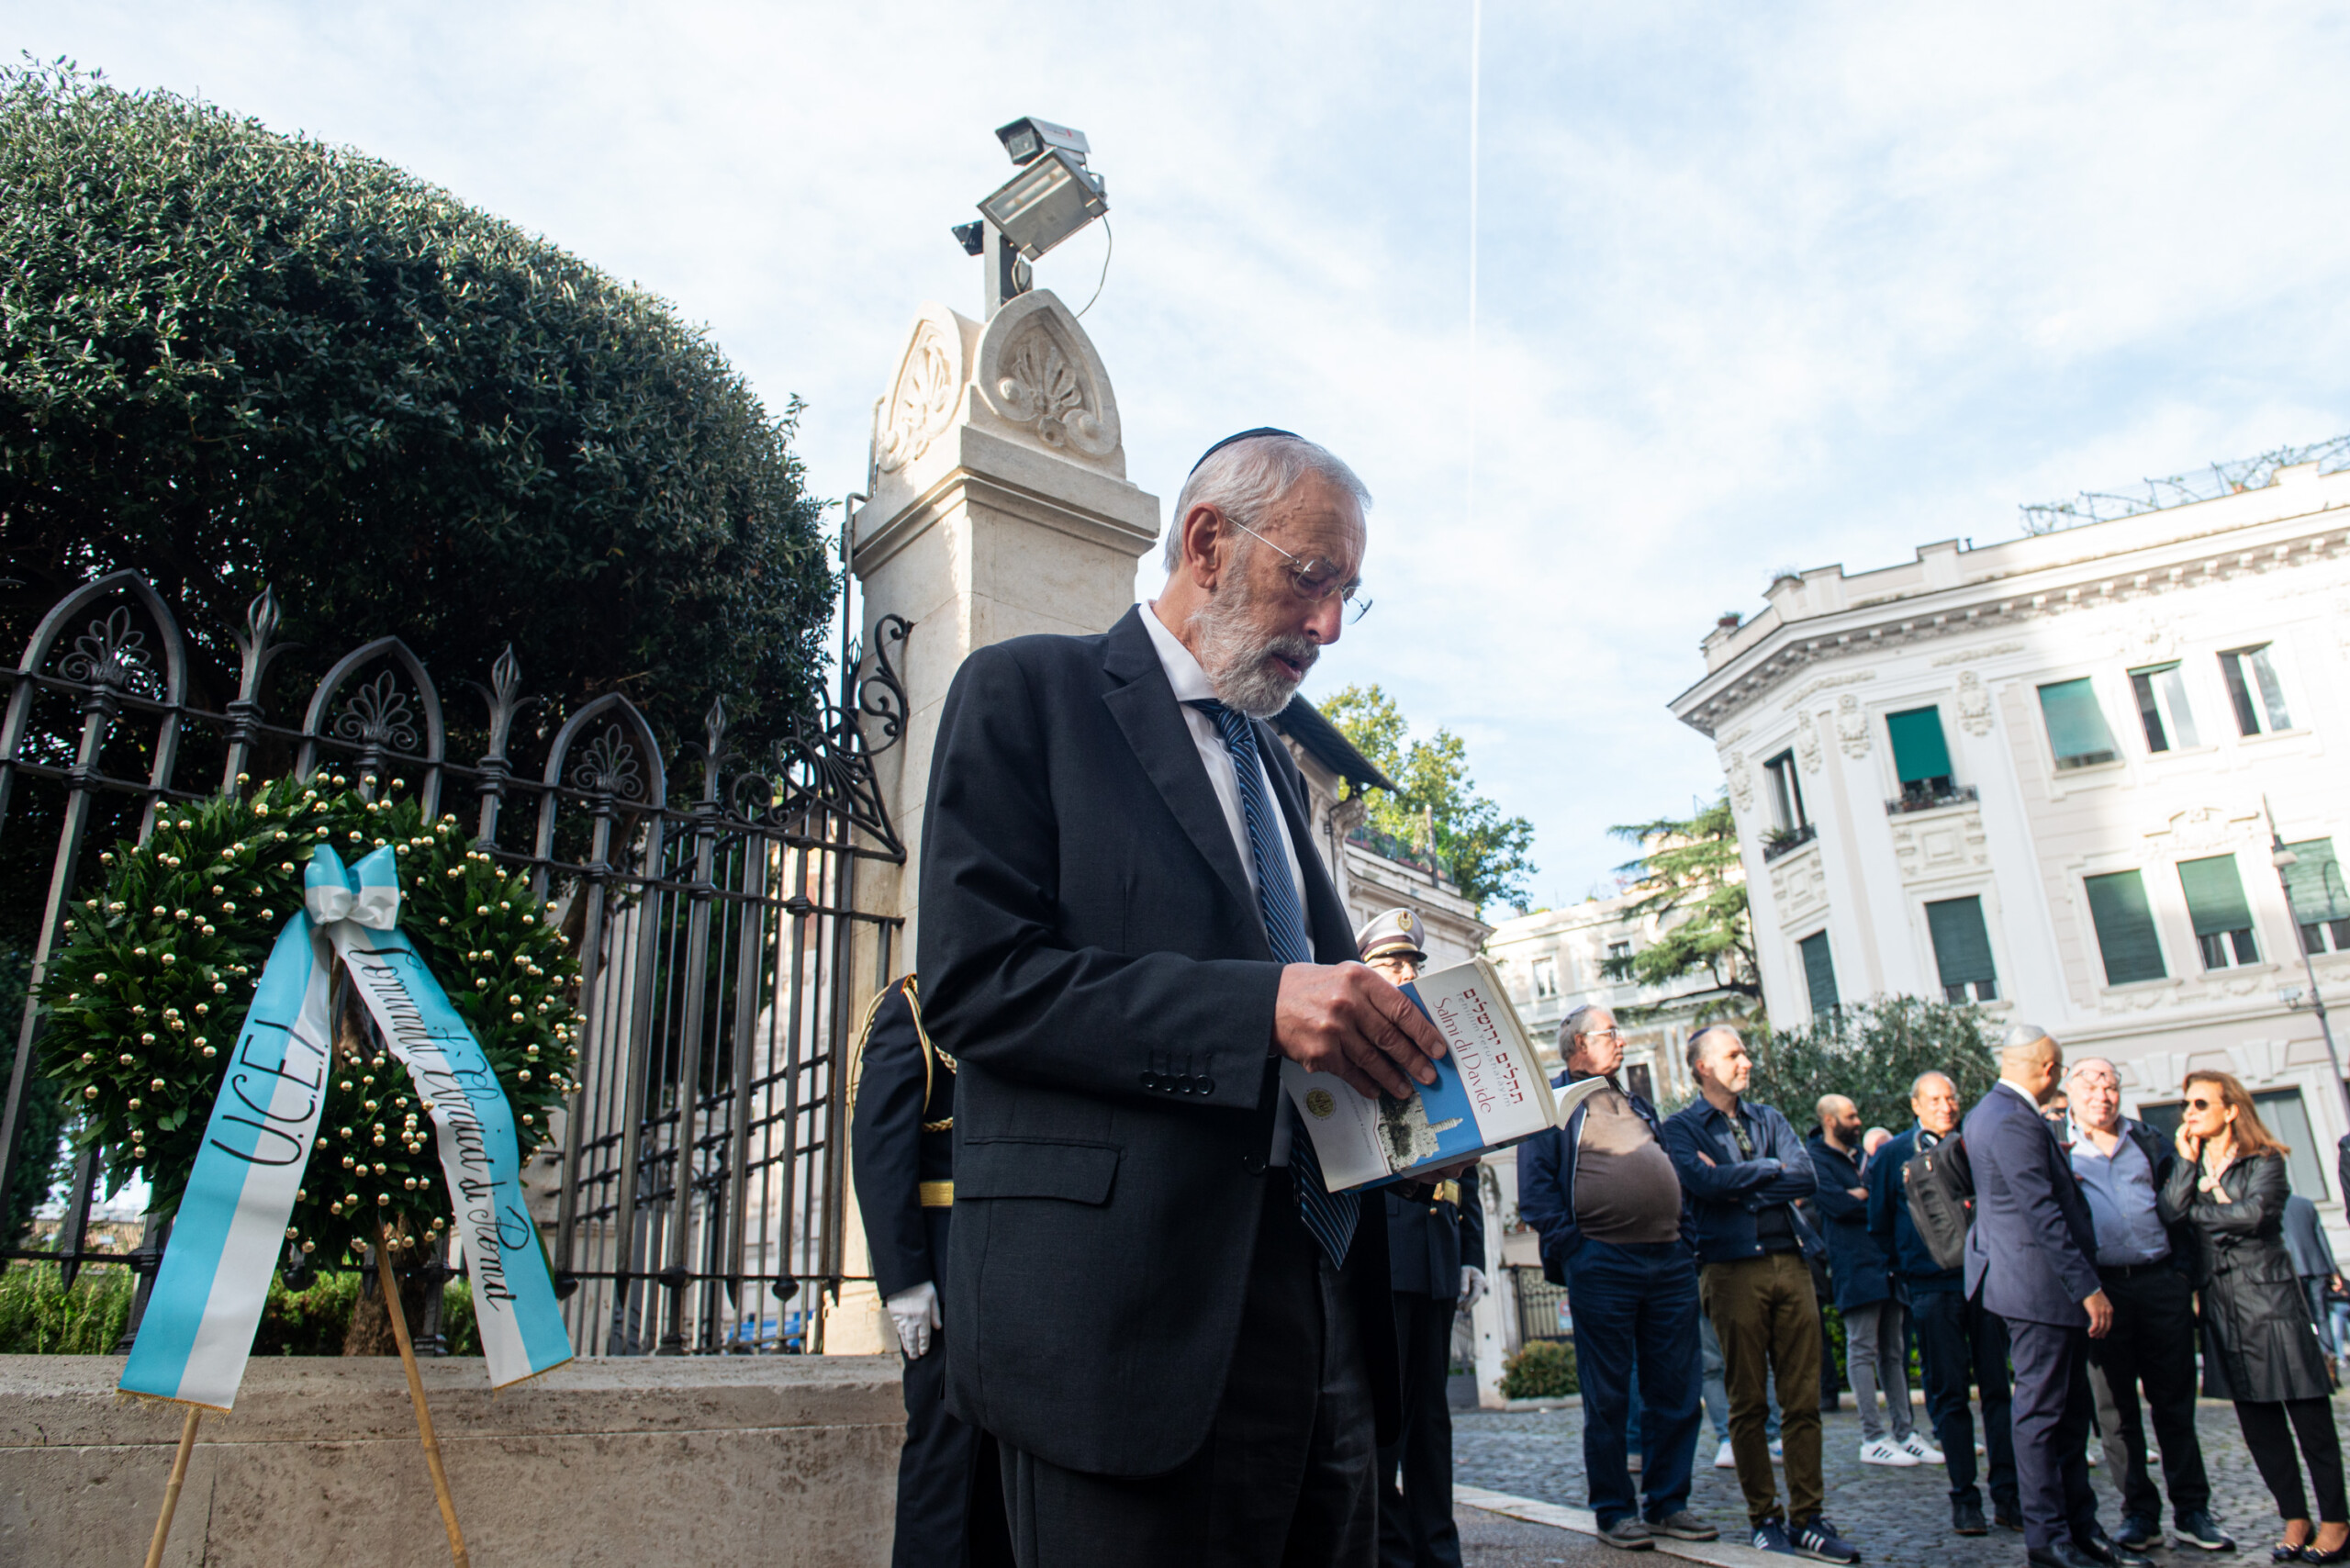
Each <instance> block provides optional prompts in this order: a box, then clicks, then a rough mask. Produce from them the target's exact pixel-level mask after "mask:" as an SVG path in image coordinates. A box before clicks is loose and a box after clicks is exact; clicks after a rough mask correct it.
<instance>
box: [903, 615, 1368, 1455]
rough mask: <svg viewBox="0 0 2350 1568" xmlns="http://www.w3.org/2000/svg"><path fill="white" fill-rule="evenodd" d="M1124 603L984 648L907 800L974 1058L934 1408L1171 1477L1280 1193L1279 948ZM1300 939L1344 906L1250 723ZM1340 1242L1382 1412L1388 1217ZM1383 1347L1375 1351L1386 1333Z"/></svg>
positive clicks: (1270, 746) (1293, 774)
mask: <svg viewBox="0 0 2350 1568" xmlns="http://www.w3.org/2000/svg"><path fill="white" fill-rule="evenodd" d="M1147 613H1148V611H1147V610H1145V609H1143V608H1142V607H1140V606H1137V607H1136V609H1134V610H1129V611H1128V612H1127V613H1126V615H1125V617H1124V618H1123V619H1121V620H1120V621H1119V622H1118V623H1117V624H1116V625H1115V626H1113V627H1112V628H1111V629H1110V630H1109V631H1108V632H1106V633H1102V635H1100V636H1096V637H1055V636H1044V637H1020V638H1015V639H1013V640H1012V641H1010V642H1007V643H998V644H993V645H991V646H988V647H983V648H980V649H979V650H977V651H976V652H974V653H973V654H972V655H970V657H969V658H968V659H966V660H965V661H964V663H963V667H962V668H961V670H960V671H958V672H957V675H956V677H955V682H954V685H953V687H952V688H951V689H949V691H948V692H947V696H946V703H945V705H944V707H943V709H942V710H941V712H940V716H939V726H938V737H937V743H936V749H935V751H934V754H933V757H932V762H931V772H930V793H929V797H928V805H927V808H926V811H925V813H924V816H923V846H922V930H921V935H920V937H919V939H918V944H919V947H920V954H921V956H920V958H919V960H918V962H917V963H916V965H915V968H916V969H917V970H918V971H919V972H920V974H921V975H922V980H923V1018H924V1021H925V1023H926V1024H927V1025H929V1028H930V1033H931V1038H932V1039H934V1040H935V1041H936V1042H937V1043H938V1045H939V1047H940V1048H942V1049H944V1050H946V1051H947V1052H948V1053H949V1054H951V1055H952V1056H953V1057H954V1058H955V1059H956V1061H957V1063H958V1064H960V1067H961V1072H960V1074H959V1076H958V1078H957V1095H958V1099H957V1103H956V1107H955V1179H956V1194H955V1195H956V1211H957V1212H956V1219H955V1225H956V1234H955V1249H954V1251H953V1252H952V1253H951V1254H950V1255H949V1257H948V1259H947V1267H946V1293H945V1294H946V1301H945V1308H944V1310H945V1316H946V1321H947V1322H948V1323H949V1324H951V1325H953V1326H954V1327H953V1331H952V1334H951V1335H950V1337H949V1339H948V1347H947V1352H948V1353H947V1408H948V1410H949V1411H951V1412H952V1413H953V1414H954V1415H955V1416H956V1417H957V1418H959V1419H961V1420H965V1421H968V1422H971V1423H973V1424H974V1425H977V1426H979V1427H982V1428H986V1429H987V1430H989V1431H990V1432H993V1433H994V1434H996V1435H997V1436H998V1437H999V1438H1001V1439H1002V1440H1003V1441H1004V1442H1006V1443H1007V1444H1010V1445H1012V1446H1013V1447H1014V1448H1018V1449H1022V1450H1026V1451H1028V1452H1030V1453H1033V1454H1035V1456H1037V1457H1038V1458H1040V1459H1043V1460H1045V1461H1046V1462H1049V1463H1052V1464H1057V1465H1060V1466H1063V1467H1065V1468H1068V1469H1071V1470H1079V1471H1086V1472H1091V1473H1098V1474H1110V1475H1136V1476H1139V1475H1157V1474H1161V1473H1165V1472H1167V1471H1169V1470H1171V1469H1173V1468H1174V1467H1175V1466H1177V1465H1179V1464H1181V1463H1182V1462H1184V1461H1185V1460H1187V1459H1189V1458H1190V1457H1191V1456H1192V1454H1193V1453H1195V1452H1196V1451H1197V1450H1198V1449H1199V1447H1200V1444H1201V1443H1202V1442H1203V1440H1204V1439H1206V1436H1207V1431H1208V1425H1209V1422H1210V1421H1211V1419H1213V1417H1214V1414H1215V1411H1216V1408H1217V1406H1218V1405H1219V1403H1220V1402H1221V1400H1222V1398H1223V1393H1224V1385H1225V1369H1226V1368H1227V1367H1228V1366H1230V1364H1231V1361H1232V1349H1233V1345H1234V1343H1235V1340H1236V1338H1237V1335H1238V1333H1239V1328H1240V1309H1241V1301H1242V1297H1243V1294H1244V1293H1245V1291H1246V1289H1247V1286H1248V1277H1249V1264H1250V1260H1251V1259H1252V1258H1253V1257H1254V1255H1255V1249H1256V1245H1257V1224H1258V1219H1259V1215H1261V1214H1262V1212H1263V1210H1264V1206H1265V1203H1266V1194H1265V1191H1264V1187H1265V1183H1266V1182H1269V1181H1277V1182H1291V1181H1292V1180H1293V1178H1292V1176H1291V1174H1290V1173H1289V1172H1288V1171H1287V1170H1269V1168H1268V1166H1267V1163H1266V1156H1267V1154H1268V1152H1269V1150H1270V1146H1271V1141H1272V1133H1273V1118H1274V1113H1275V1110H1276V1108H1277V1107H1278V1105H1279V1103H1280V1097H1281V1090H1280V1087H1279V1081H1278V1078H1277V1076H1276V1074H1275V1072H1274V1070H1273V1058H1272V1054H1271V1053H1272V1039H1273V1002H1274V997H1275V994H1276V993H1277V992H1278V991H1279V990H1280V986H1281V965H1280V964H1279V963H1277V962H1275V961H1274V959H1273V953H1272V946H1271V944H1270V941H1269V940H1268V939H1267V937H1266V935H1265V927H1264V920H1263V916H1262V915H1261V913H1259V908H1258V903H1257V896H1256V893H1255V891H1254V890H1252V888H1251V887H1250V885H1249V881H1248V875H1247V873H1246V872H1245V871H1244V870H1243V868H1242V866H1241V860H1240V857H1241V853H1242V851H1241V850H1240V848H1239V847H1238V846H1236V845H1235V843H1234V841H1233V834H1232V831H1231V829H1230V827H1229V826H1228V825H1227V823H1226V819H1225V814H1224V811H1223V809H1222V807H1221V806H1219V805H1218V804H1217V801H1216V797H1215V790H1214V787H1213V786H1212V785H1211V784H1210V783H1209V782H1208V776H1207V770H1206V769H1205V768H1204V767H1202V766H1201V763H1200V754H1199V750H1198V748H1197V747H1196V746H1195V745H1193V744H1192V733H1191V731H1190V730H1189V729H1188V728H1186V727H1185V724H1184V722H1183V716H1182V714H1181V711H1179V710H1178V708H1177V706H1176V702H1175V694H1174V691H1173V689H1171V688H1170V687H1169V685H1168V682H1167V674H1166V670H1165V668H1164V667H1163V666H1161V665H1160V664H1159V661H1158V651H1157V649H1156V648H1154V647H1153V645H1152V644H1151V641H1150V633H1148V631H1147V630H1146V629H1145V628H1144V626H1143V624H1142V616H1143V615H1145V614H1147ZM1256 734H1257V744H1258V748H1259V752H1260V753H1261V755H1262V756H1263V758H1264V762H1265V767H1266V771H1267V774H1268V775H1269V777H1270V779H1271V783H1272V792H1273V795H1274V797H1275V800H1276V801H1277V802H1278V805H1279V808H1280V810H1281V814H1282V818H1283V820H1284V821H1285V822H1286V823H1288V826H1289V835H1290V841H1291V842H1292V844H1293V845H1294V846H1296V849H1297V854H1298V860H1299V862H1300V868H1301V869H1302V871H1303V873H1304V881H1305V914H1306V918H1307V922H1308V924H1309V925H1310V926H1311V928H1312V931H1313V935H1314V947H1315V958H1316V960H1317V961H1319V962H1321V963H1326V964H1337V963H1348V962H1351V961H1353V959H1354V957H1355V943H1354V931H1353V927H1352V924H1351V923H1350V922H1349V921H1348V918H1347V911H1346V906H1345V905H1343V904H1341V903H1340V902H1338V895H1337V890H1335V889H1334V888H1333V887H1332V886H1331V883H1330V878H1329V875H1328V873H1327V872H1326V870H1325V869H1324V868H1323V866H1322V862H1321V859H1320V857H1318V856H1317V855H1316V854H1315V850H1314V847H1313V846H1314V844H1315V833H1314V831H1313V825H1312V823H1310V822H1309V821H1308V820H1307V818H1306V814H1305V807H1304V801H1305V791H1304V784H1303V781H1302V780H1301V779H1300V778H1299V777H1298V773H1297V768H1296V765H1295V764H1294V763H1292V761H1291V760H1290V756H1289V753H1288V751H1287V749H1286V748H1284V747H1283V746H1282V745H1281V743H1280V742H1279V741H1278V740H1276V739H1275V738H1274V736H1273V734H1272V732H1271V731H1270V730H1269V729H1267V728H1266V727H1265V726H1264V725H1262V724H1259V725H1257V726H1256ZM1378 1219H1379V1205H1378V1204H1375V1203H1373V1204H1364V1205H1363V1215H1362V1223H1361V1224H1360V1225H1359V1226H1357V1228H1356V1230H1355V1234H1354V1238H1353V1242H1352V1245H1351V1247H1350V1248H1349V1249H1348V1253H1347V1258H1346V1269H1345V1282H1346V1284H1347V1287H1348V1289H1349V1290H1350V1291H1351V1292H1352V1293H1353V1294H1354V1297H1355V1299H1356V1301H1357V1303H1358V1311H1359V1312H1360V1321H1361V1323H1362V1324H1363V1325H1364V1334H1363V1338H1364V1340H1365V1342H1366V1345H1367V1346H1368V1347H1369V1348H1370V1350H1371V1355H1370V1357H1369V1361H1370V1365H1369V1367H1368V1369H1367V1372H1368V1375H1369V1378H1370V1381H1371V1394H1372V1403H1373V1406H1374V1408H1375V1410H1376V1411H1377V1413H1378V1428H1379V1436H1380V1438H1381V1439H1382V1440H1384V1439H1387V1438H1389V1437H1391V1436H1392V1435H1393V1432H1394V1431H1395V1430H1396V1428H1397V1422H1398V1413H1399V1410H1400V1400H1399V1394H1398V1391H1397V1382H1396V1362H1395V1357H1394V1339H1393V1335H1392V1334H1381V1333H1374V1332H1371V1326H1372V1325H1375V1324H1384V1323H1386V1322H1387V1321H1388V1320H1389V1318H1390V1316H1392V1315H1393V1300H1392V1297H1391V1295H1390V1294H1389V1290H1388V1268H1387V1227H1386V1226H1384V1225H1382V1224H1379V1223H1378ZM1382 1345H1383V1346H1385V1347H1386V1350H1385V1352H1384V1353H1381V1352H1380V1350H1379V1347H1381V1346H1382Z"/></svg>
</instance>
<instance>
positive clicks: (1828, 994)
mask: <svg viewBox="0 0 2350 1568" xmlns="http://www.w3.org/2000/svg"><path fill="white" fill-rule="evenodd" d="M1796 952H1798V953H1800V954H1802V955H1803V983H1804V988H1805V990H1807V991H1809V992H1810V993H1811V1015H1812V1016H1813V1017H1814V1018H1825V1017H1827V1016H1828V1015H1829V1014H1830V1013H1833V1012H1835V1011H1836V1009H1837V1007H1838V1006H1839V1004H1840V1003H1839V1000H1838V997H1837V995H1836V960H1835V958H1833V957H1832V956H1831V955H1830V953H1829V951H1828V933H1826V932H1825V931H1815V932H1813V933H1812V934H1811V935H1808V936H1807V937H1805V938H1804V939H1803V940H1802V941H1800V942H1798V943H1796Z"/></svg>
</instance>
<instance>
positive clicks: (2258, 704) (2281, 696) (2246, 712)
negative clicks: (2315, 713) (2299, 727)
mask: <svg viewBox="0 0 2350 1568" xmlns="http://www.w3.org/2000/svg"><path fill="white" fill-rule="evenodd" d="M2274 645H2275V644H2269V643H2263V644H2260V646H2258V647H2256V648H2234V649H2231V650H2230V651H2228V652H2227V653H2224V654H2221V655H2220V674H2221V676H2223V677H2224V678H2226V680H2227V683H2228V700H2230V701H2231V702H2233V703H2234V704H2235V708H2236V729H2237V730H2238V731H2239V732H2240V733H2242V734H2247V735H2258V734H2268V733H2270V732H2272V731H2276V730H2289V729H2291V728H2292V727H2293V718H2292V715H2291V714H2289V713H2288V712H2286V711H2285V689H2284V688H2283V687H2281V686H2279V685H2277V664H2276V661H2275V660H2274V659H2272V658H2271V657H2270V656H2269V650H2270V648H2271V647H2273V646H2274Z"/></svg>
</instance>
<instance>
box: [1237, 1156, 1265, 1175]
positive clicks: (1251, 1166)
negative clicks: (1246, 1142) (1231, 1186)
mask: <svg viewBox="0 0 2350 1568" xmlns="http://www.w3.org/2000/svg"><path fill="white" fill-rule="evenodd" d="M1240 1168H1241V1169H1242V1170H1246V1171H1247V1172H1248V1174H1249V1175H1251V1176H1262V1175H1263V1174H1264V1173H1265V1157H1264V1156H1263V1155H1261V1154H1244V1155H1242V1156H1241V1157H1240Z"/></svg>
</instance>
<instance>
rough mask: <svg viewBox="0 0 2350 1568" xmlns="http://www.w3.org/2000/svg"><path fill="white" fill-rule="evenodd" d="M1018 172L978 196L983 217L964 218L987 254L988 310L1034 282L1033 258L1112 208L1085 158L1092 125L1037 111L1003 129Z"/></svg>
mask: <svg viewBox="0 0 2350 1568" xmlns="http://www.w3.org/2000/svg"><path fill="white" fill-rule="evenodd" d="M995 134H996V140H999V141H1001V142H1002V143H1003V150H1004V152H1005V153H1006V154H1007V155H1008V156H1009V157H1010V158H1011V159H1012V162H1013V164H1014V165H1015V166H1016V167H1017V168H1018V170H1019V173H1017V174H1013V176H1012V178H1011V179H1009V180H1007V181H1006V182H1004V184H1003V185H1001V186H1000V187H998V188H997V189H996V190H995V191H994V192H993V193H992V194H990V196H988V197H987V198H986V199H985V200H983V201H981V202H980V203H979V221H977V222H973V223H958V224H957V225H955V227H954V230H953V232H954V235H955V239H956V241H957V243H959V244H960V245H961V246H962V247H963V250H964V252H965V253H966V254H968V255H974V256H979V257H981V258H983V260H984V263H985V272H986V294H987V315H988V318H989V319H994V317H995V313H996V312H997V311H999V310H1001V309H1002V308H1003V307H1004V303H1005V302H1006V301H1007V300H1011V299H1013V298H1016V297H1019V296H1020V295H1023V294H1025V293H1027V292H1028V290H1029V288H1030V287H1031V286H1033V284H1034V274H1032V273H1031V271H1030V269H1029V264H1028V263H1031V262H1033V261H1035V259H1036V258H1037V257H1039V256H1041V255H1043V254H1044V253H1045V252H1047V251H1049V250H1051V249H1052V248H1053V247H1054V246H1056V245H1057V244H1059V243H1060V242H1061V241H1064V240H1066V239H1068V238H1069V236H1070V235H1072V234H1074V233H1076V232H1077V231H1078V230H1080V229H1082V228H1084V227H1085V226H1086V225H1087V224H1089V223H1091V222H1092V221H1093V220H1094V219H1095V218H1100V217H1102V215H1103V214H1105V213H1107V212H1108V211H1109V210H1110V196H1109V185H1108V184H1107V183H1106V182H1105V181H1103V179H1102V176H1101V175H1099V174H1095V173H1094V172H1093V171H1092V170H1091V169H1090V168H1088V167H1087V166H1086V160H1087V159H1088V158H1089V157H1091V154H1092V148H1091V144H1090V143H1088V142H1087V140H1085V133H1084V132H1083V131H1081V130H1073V129H1070V128H1069V127H1068V126H1065V125H1055V124H1054V123H1053V122H1052V121H1050V120H1042V119H1038V118H1035V116H1034V115H1029V116H1026V117H1024V118H1020V119H1016V120H1013V122H1012V123H1011V124H1010V125H1006V126H1000V127H998V128H997V129H996V133H995Z"/></svg>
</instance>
